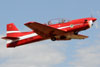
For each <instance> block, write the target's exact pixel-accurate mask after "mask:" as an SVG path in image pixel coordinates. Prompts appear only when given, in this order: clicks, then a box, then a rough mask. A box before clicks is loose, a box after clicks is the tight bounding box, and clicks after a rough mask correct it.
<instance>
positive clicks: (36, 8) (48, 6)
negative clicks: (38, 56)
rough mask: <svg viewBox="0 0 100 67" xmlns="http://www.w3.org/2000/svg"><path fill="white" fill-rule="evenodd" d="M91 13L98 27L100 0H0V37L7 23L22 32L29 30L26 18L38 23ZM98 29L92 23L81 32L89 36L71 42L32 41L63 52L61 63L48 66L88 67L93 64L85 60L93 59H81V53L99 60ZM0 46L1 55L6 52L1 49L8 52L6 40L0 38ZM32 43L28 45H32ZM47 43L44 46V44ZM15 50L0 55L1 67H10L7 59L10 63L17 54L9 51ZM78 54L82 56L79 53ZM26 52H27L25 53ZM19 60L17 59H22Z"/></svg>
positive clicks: (76, 17)
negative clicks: (26, 25) (12, 24)
mask: <svg viewBox="0 0 100 67" xmlns="http://www.w3.org/2000/svg"><path fill="white" fill-rule="evenodd" d="M91 14H93V16H94V17H96V18H97V19H98V20H97V22H98V26H99V25H100V23H99V21H100V20H99V18H100V0H0V32H1V36H5V33H6V24H8V23H12V22H13V23H15V24H16V26H17V27H18V28H19V29H20V30H21V31H30V29H28V28H27V27H25V26H24V23H26V22H29V21H37V22H40V23H46V22H48V21H49V20H50V19H54V18H69V19H78V18H84V17H90V16H91ZM99 30H100V28H99V27H98V28H97V29H96V28H95V26H93V27H92V28H91V29H89V30H87V31H84V32H81V34H85V35H88V36H89V38H88V39H85V40H71V41H59V42H52V41H50V40H47V41H43V42H39V43H35V44H39V45H42V44H43V45H44V44H46V45H48V47H50V48H49V49H51V48H52V49H56V51H57V52H58V53H60V54H62V55H63V54H64V55H63V56H62V57H65V58H64V59H63V60H61V62H57V63H54V64H53V63H50V64H48V63H47V64H48V65H47V66H46V67H66V66H69V67H78V66H79V67H81V66H83V67H90V66H91V65H92V64H93V63H92V62H91V63H88V62H89V61H92V60H93V59H89V60H86V61H85V60H84V61H83V58H84V57H83V55H84V56H87V55H88V56H91V54H90V53H93V54H92V55H93V58H94V57H97V58H95V59H99V57H98V56H100V52H98V50H99V48H100V46H99V44H100V43H99V41H100V35H99V34H100V31H99ZM48 43H49V44H48ZM50 43H51V44H50ZM35 44H34V45H35ZM1 45H2V48H0V49H1V54H0V55H5V54H3V50H4V49H5V50H4V52H6V50H7V51H9V50H8V49H7V48H5V46H6V43H5V41H4V40H1ZM31 45H32V44H31ZM31 45H29V46H31ZM34 45H32V46H31V47H34ZM46 45H44V47H47V46H46ZM35 46H36V45H35ZM95 46H96V47H95ZM23 47H24V46H22V47H19V48H17V49H21V48H23ZM27 47H28V46H27ZM41 47H42V46H41ZM3 48H4V49H3ZM17 49H16V48H15V49H13V50H15V52H12V51H11V50H12V49H11V50H10V51H9V52H8V53H7V54H6V57H5V56H4V57H1V56H0V58H1V59H0V65H1V66H2V67H7V66H5V64H6V65H8V66H10V67H13V66H11V63H9V62H11V60H12V61H13V60H15V61H16V59H13V57H15V58H16V56H15V55H12V54H13V53H14V54H15V53H17ZM23 49H24V48H23ZM25 49H26V47H25ZM27 49H30V47H28V48H27ZM27 49H26V50H27ZM31 49H33V48H31ZM89 49H92V50H94V51H89ZM85 50H88V51H89V52H88V51H85ZM43 51H44V50H43ZM50 51H51V50H50ZM56 51H55V52H56ZM33 52H34V51H33ZM40 52H41V51H40ZM51 52H52V51H51ZM57 52H56V53H57ZM85 52H86V53H85ZM87 52H88V53H87ZM9 53H10V54H9ZM41 53H42V52H41ZM46 53H49V52H48V51H47V52H46ZM81 53H82V54H83V55H81ZM26 54H28V52H27V53H26ZM60 54H59V55H60ZM98 54H99V55H98ZM9 55H11V57H10V58H9ZM33 55H34V54H33ZM33 55H32V56H33ZM94 55H96V56H94ZM19 57H22V56H21V55H20V56H19ZM27 57H28V56H27ZM60 57H61V56H60ZM91 57H92V56H91ZM58 58H59V56H58ZM24 59H25V58H24ZM51 59H53V58H51ZM84 59H85V58H84ZM95 59H94V60H95ZM5 60H6V61H5ZM22 60H23V59H22ZM22 60H19V61H22ZM25 61H26V62H27V61H28V60H25ZM16 62H17V61H16ZM97 62H100V61H98V60H95V62H94V66H96V67H100V64H99V63H97ZM17 63H18V62H17ZM33 63H35V62H33ZM26 64H27V63H26ZM41 64H42V63H41V62H40V65H41ZM44 64H45V62H44ZM17 65H19V66H21V65H20V64H17ZM30 65H31V64H29V65H28V66H29V67H31V66H30ZM34 65H35V64H34ZM1 66H0V67H1ZM14 66H16V65H14ZM28 66H27V67H28ZM92 66H93V65H92ZM22 67H23V66H22ZM33 67H45V66H43V65H41V66H38V64H37V65H36V66H33Z"/></svg>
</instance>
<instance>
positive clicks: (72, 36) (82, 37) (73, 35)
mask: <svg viewBox="0 0 100 67" xmlns="http://www.w3.org/2000/svg"><path fill="white" fill-rule="evenodd" d="M66 37H67V38H70V39H85V38H88V36H85V35H80V34H78V35H75V34H69V35H66Z"/></svg>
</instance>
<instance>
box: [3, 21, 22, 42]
mask: <svg viewBox="0 0 100 67" xmlns="http://www.w3.org/2000/svg"><path fill="white" fill-rule="evenodd" d="M6 30H7V34H6V37H3V38H2V39H10V40H14V39H18V37H19V35H20V33H21V32H20V31H19V30H18V28H17V27H16V26H15V25H14V23H10V24H7V29H6Z"/></svg>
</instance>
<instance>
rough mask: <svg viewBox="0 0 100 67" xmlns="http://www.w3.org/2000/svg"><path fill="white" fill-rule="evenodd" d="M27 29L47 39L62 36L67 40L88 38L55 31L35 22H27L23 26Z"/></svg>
mask: <svg viewBox="0 0 100 67" xmlns="http://www.w3.org/2000/svg"><path fill="white" fill-rule="evenodd" d="M25 25H26V26H27V27H29V28H31V29H32V30H34V31H35V32H36V33H37V34H38V35H40V36H42V37H44V38H48V37H52V36H58V37H59V36H61V35H64V36H66V38H68V39H85V38H88V36H85V35H75V34H74V33H73V32H65V31H63V30H60V29H56V28H53V27H50V26H47V25H43V24H40V23H37V22H29V23H26V24H25Z"/></svg>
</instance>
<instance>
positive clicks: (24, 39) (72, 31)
mask: <svg viewBox="0 0 100 67" xmlns="http://www.w3.org/2000/svg"><path fill="white" fill-rule="evenodd" d="M96 20H97V19H96V18H93V17H88V18H81V19H75V20H70V21H67V22H65V21H62V22H58V23H56V24H54V23H51V22H50V21H49V22H48V24H41V23H38V22H28V23H25V24H24V25H25V26H27V27H29V28H30V29H32V31H31V32H20V31H19V30H18V29H17V27H16V26H15V25H14V23H10V24H7V35H6V37H2V39H6V40H7V47H16V46H21V45H25V44H28V43H33V42H38V41H42V40H47V39H51V40H52V41H58V40H71V39H85V38H88V36H85V35H80V34H79V32H80V31H83V30H86V29H88V28H91V27H92V25H93V24H94V22H95V21H96Z"/></svg>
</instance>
